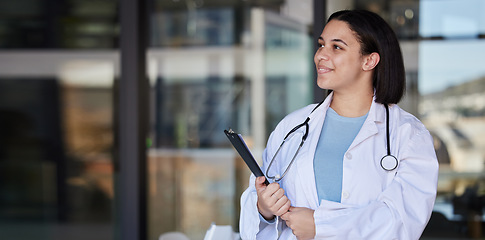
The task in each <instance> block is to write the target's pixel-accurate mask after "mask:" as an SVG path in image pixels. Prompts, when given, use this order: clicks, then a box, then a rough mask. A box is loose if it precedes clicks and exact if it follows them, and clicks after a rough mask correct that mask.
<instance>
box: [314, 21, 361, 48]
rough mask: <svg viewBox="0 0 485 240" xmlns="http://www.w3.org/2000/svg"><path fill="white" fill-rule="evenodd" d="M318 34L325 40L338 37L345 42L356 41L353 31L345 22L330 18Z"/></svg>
mask: <svg viewBox="0 0 485 240" xmlns="http://www.w3.org/2000/svg"><path fill="white" fill-rule="evenodd" d="M320 36H321V37H322V38H323V39H324V40H325V41H331V40H333V39H340V40H343V41H345V42H346V43H347V44H355V43H358V41H357V36H356V35H355V32H354V31H352V30H351V29H350V27H349V25H348V24H347V23H346V22H344V21H340V20H331V21H330V22H328V23H327V25H325V28H324V29H323V32H322V34H321V35H320Z"/></svg>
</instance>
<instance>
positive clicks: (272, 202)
mask: <svg viewBox="0 0 485 240" xmlns="http://www.w3.org/2000/svg"><path fill="white" fill-rule="evenodd" d="M251 183H253V184H251ZM258 195H261V197H258ZM260 206H261V207H260ZM289 207H290V201H289V200H288V198H287V197H286V196H285V195H284V191H283V189H282V188H280V187H279V184H278V183H271V184H270V185H268V186H266V185H264V177H259V178H255V177H254V176H253V175H252V176H251V179H250V187H248V189H246V191H244V193H243V195H242V196H241V216H240V234H241V238H242V239H276V238H277V237H278V231H277V225H278V224H277V222H278V221H277V219H275V216H280V215H281V214H282V213H284V212H287V211H288V208H289Z"/></svg>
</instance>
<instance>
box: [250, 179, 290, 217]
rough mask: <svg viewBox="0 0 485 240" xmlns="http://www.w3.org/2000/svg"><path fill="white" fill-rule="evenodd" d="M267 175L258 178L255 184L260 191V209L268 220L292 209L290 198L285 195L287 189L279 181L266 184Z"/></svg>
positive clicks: (257, 190)
mask: <svg viewBox="0 0 485 240" xmlns="http://www.w3.org/2000/svg"><path fill="white" fill-rule="evenodd" d="M264 180H265V177H258V178H256V182H255V186H256V192H257V193H258V210H259V212H260V213H261V215H263V217H264V218H265V219H266V220H271V219H273V218H274V217H275V216H281V215H282V214H284V213H286V212H288V209H290V205H291V203H290V200H289V199H288V198H287V197H286V196H285V190H283V188H280V185H279V184H278V183H271V184H269V185H268V186H266V185H264Z"/></svg>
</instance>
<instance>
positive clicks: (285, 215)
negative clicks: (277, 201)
mask: <svg viewBox="0 0 485 240" xmlns="http://www.w3.org/2000/svg"><path fill="white" fill-rule="evenodd" d="M288 217H289V214H288V212H285V213H283V214H281V215H280V218H281V219H283V220H285V221H288V220H290V219H289V218H288Z"/></svg>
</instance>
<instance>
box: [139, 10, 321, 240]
mask: <svg viewBox="0 0 485 240" xmlns="http://www.w3.org/2000/svg"><path fill="white" fill-rule="evenodd" d="M154 4H155V7H154V9H155V10H154V11H153V12H152V14H151V29H152V31H151V33H150V39H151V41H150V45H151V48H150V51H149V53H148V55H149V62H150V64H149V65H150V70H149V71H150V72H151V74H150V81H151V86H152V92H151V96H152V98H151V99H152V111H151V131H150V136H151V139H152V141H153V145H152V147H151V148H150V149H149V151H148V165H149V199H148V201H149V203H148V204H149V211H148V212H149V221H148V222H149V238H150V239H157V238H158V237H159V236H160V235H161V234H164V233H167V232H173V231H178V232H181V233H183V234H185V235H186V236H188V237H190V239H203V238H204V235H205V233H206V231H207V230H208V229H209V228H210V227H211V224H212V223H213V224H216V225H226V226H231V228H232V229H233V231H235V232H238V223H239V198H240V195H241V193H242V191H243V190H244V189H245V188H246V187H247V184H248V180H249V170H248V168H247V167H246V166H245V165H244V162H243V161H242V159H240V158H239V157H238V155H237V153H236V152H235V150H234V149H233V148H232V147H231V145H230V143H229V141H228V140H227V138H226V136H225V135H224V133H223V130H224V129H229V128H232V129H233V130H234V131H237V132H240V133H241V134H243V136H244V138H245V139H246V140H247V142H248V144H249V147H250V148H251V150H252V151H253V153H254V155H255V157H256V158H257V159H259V160H260V158H261V157H260V156H261V153H262V149H263V148H264V146H265V145H266V140H267V138H268V136H269V133H270V131H272V129H273V128H274V126H275V125H276V124H277V123H278V122H279V121H280V120H281V118H282V117H283V116H284V115H286V114H287V113H289V112H290V111H293V110H295V109H297V108H300V107H303V106H305V105H307V104H309V103H311V102H312V101H313V96H312V94H313V90H312V88H311V86H312V84H313V80H312V78H313V75H312V74H313V52H312V51H313V50H312V48H313V40H312V37H311V33H309V32H308V29H310V27H311V23H312V21H313V20H312V16H311V15H308V12H313V10H312V8H311V6H312V3H311V1H303V2H301V1H259V2H258V4H253V3H250V2H249V1H248V2H246V1H229V2H227V3H223V2H217V1H155V2H154Z"/></svg>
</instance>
